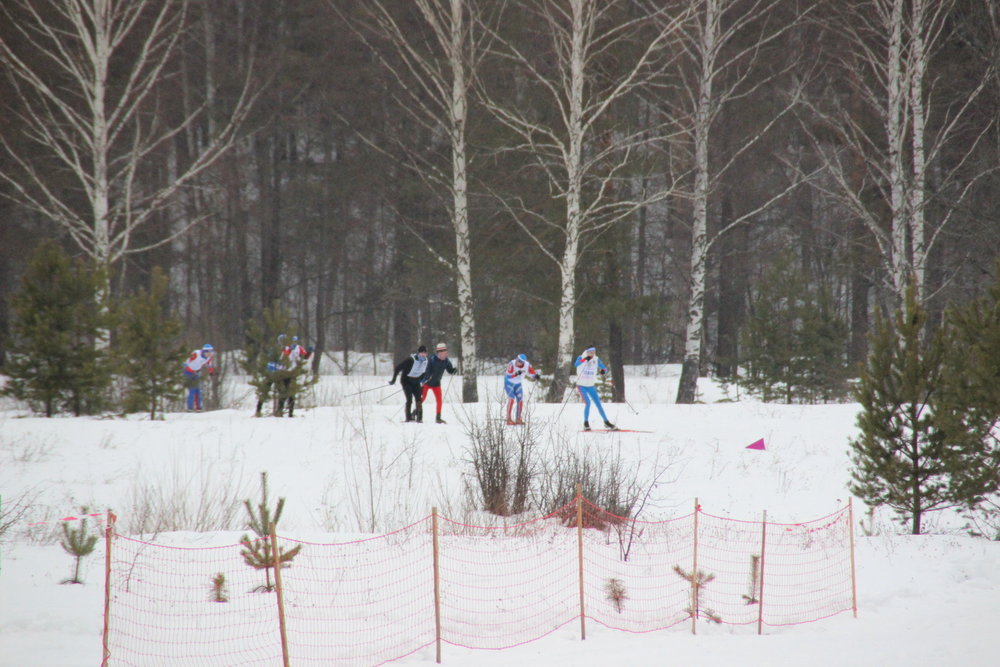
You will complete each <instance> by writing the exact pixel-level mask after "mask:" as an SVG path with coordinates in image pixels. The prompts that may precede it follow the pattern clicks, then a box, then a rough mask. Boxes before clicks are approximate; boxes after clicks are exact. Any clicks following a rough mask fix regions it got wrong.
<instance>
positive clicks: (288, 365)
mask: <svg viewBox="0 0 1000 667" xmlns="http://www.w3.org/2000/svg"><path fill="white" fill-rule="evenodd" d="M312 354H313V348H312V347H309V348H304V347H302V345H300V344H299V337H298V336H292V342H291V343H290V344H288V345H286V346H285V347H284V348H283V349H282V350H281V369H282V370H281V373H280V375H281V386H280V387H278V416H279V417H282V416H284V414H285V401H286V400H287V402H288V416H289V417H294V416H295V414H294V413H295V394H296V392H297V390H298V383H297V382H294V381H293V380H294V379H295V377H296V376H297V375H301V373H302V372H304V371H303V370H302V365H303V364H305V362H306V361H308V360H309V358H310V357H312Z"/></svg>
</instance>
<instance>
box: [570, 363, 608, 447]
mask: <svg viewBox="0 0 1000 667" xmlns="http://www.w3.org/2000/svg"><path fill="white" fill-rule="evenodd" d="M573 365H574V366H576V389H577V391H579V392H580V397H581V398H582V399H583V430H584V431H589V430H590V404H591V403H594V404H595V405H596V406H597V411H598V412H600V413H601V419H603V420H604V426H605V427H606V428H607V429H608V430H610V431H617V430H618V427H617V426H615V425H614V424H612V423H611V422H610V421H608V416H607V415H606V414H604V406H602V405H601V397H600V396H598V394H597V387H595V386H594V383H595V382H596V381H597V376H598V375H604V374H605V373H607V372H608V367H607V366H605V365H604V362H603V361H601V359H600V358H599V357H598V356H597V348H596V347H588V348H587V349H586V350H584V351H583V354H581V355H580V356H579V357H577V358H576V361H574V362H573Z"/></svg>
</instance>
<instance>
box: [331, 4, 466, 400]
mask: <svg viewBox="0 0 1000 667" xmlns="http://www.w3.org/2000/svg"><path fill="white" fill-rule="evenodd" d="M402 4H403V5H404V6H406V5H407V3H402ZM412 4H413V7H414V8H415V9H416V10H417V14H418V16H419V18H420V20H421V22H422V25H423V27H424V28H426V29H427V30H428V34H429V39H424V38H423V37H424V35H423V33H419V34H414V33H413V32H411V31H410V30H408V28H407V26H406V23H405V21H404V20H403V18H402V17H400V16H397V15H396V13H394V12H393V11H392V10H391V8H390V6H389V3H387V2H384V1H383V0H371V1H370V2H366V3H363V5H362V10H361V11H362V14H363V19H362V21H361V27H362V28H363V30H362V32H361V34H362V36H363V37H366V41H369V44H370V46H371V47H372V49H373V51H374V52H375V53H377V54H380V59H381V60H382V62H383V63H384V64H385V65H386V66H387V68H388V69H389V70H390V71H391V73H392V75H393V77H394V79H395V81H396V82H397V83H398V84H399V92H398V94H397V93H396V92H390V93H389V94H390V96H391V97H392V98H393V101H394V102H395V103H396V104H397V105H398V106H399V108H400V109H402V110H403V111H404V112H405V113H406V114H407V115H408V116H409V117H410V118H411V119H412V120H413V121H415V122H416V123H417V124H418V125H419V126H420V127H423V128H425V129H427V130H428V131H429V132H430V133H431V134H433V135H436V134H440V133H442V132H443V133H444V134H445V135H446V136H447V141H448V148H449V152H450V158H451V159H450V165H448V167H450V168H448V167H442V165H440V164H438V163H436V162H435V161H434V160H433V159H432V158H431V157H430V156H428V155H427V153H426V152H425V151H423V150H422V149H421V148H418V147H416V146H413V145H407V144H406V141H407V139H408V138H407V137H395V138H392V140H393V141H396V142H398V143H399V144H400V145H401V147H402V148H403V154H404V155H406V156H407V158H408V160H409V164H408V165H407V166H409V167H410V168H412V169H413V170H414V171H415V172H416V173H417V174H418V175H419V176H420V177H421V178H422V179H423V180H424V181H425V182H426V183H427V184H428V185H429V186H430V187H431V188H432V189H434V190H436V191H442V190H443V191H445V192H447V193H448V194H447V196H448V200H449V201H448V203H447V204H446V208H447V211H448V217H449V221H450V223H451V228H452V230H453V232H454V239H455V258H454V260H452V259H450V258H449V257H446V256H445V255H444V254H442V253H439V252H437V251H436V250H435V249H434V248H433V247H429V251H430V252H431V253H432V254H433V255H434V257H435V258H436V259H437V261H438V262H439V263H440V264H442V265H443V266H445V267H446V268H447V269H448V271H449V273H450V274H451V275H453V276H454V277H455V287H456V289H457V292H458V318H459V331H460V336H461V341H462V349H461V364H462V400H463V402H466V403H474V402H477V401H478V400H479V392H478V388H477V382H478V355H477V353H476V340H477V334H476V313H475V305H476V304H475V298H474V294H473V288H472V243H471V231H470V226H469V177H468V172H469V153H468V148H467V142H466V127H467V125H468V116H469V87H470V85H471V83H472V81H473V80H474V76H475V70H476V67H477V63H478V61H479V59H480V57H481V54H482V53H483V48H482V37H483V35H477V33H476V31H475V29H474V28H475V26H476V24H477V23H478V19H477V17H478V16H479V12H478V10H477V7H476V5H475V4H474V3H473V2H470V0H413V2H412ZM334 6H335V8H336V5H334ZM341 15H342V16H343V15H345V14H344V13H343V12H341ZM371 37H375V38H377V39H381V40H383V41H384V43H387V44H388V46H389V50H390V51H391V53H392V56H393V57H389V56H388V55H387V54H386V53H385V52H384V49H382V48H381V46H380V44H379V43H374V42H372V41H371V40H370V38H371Z"/></svg>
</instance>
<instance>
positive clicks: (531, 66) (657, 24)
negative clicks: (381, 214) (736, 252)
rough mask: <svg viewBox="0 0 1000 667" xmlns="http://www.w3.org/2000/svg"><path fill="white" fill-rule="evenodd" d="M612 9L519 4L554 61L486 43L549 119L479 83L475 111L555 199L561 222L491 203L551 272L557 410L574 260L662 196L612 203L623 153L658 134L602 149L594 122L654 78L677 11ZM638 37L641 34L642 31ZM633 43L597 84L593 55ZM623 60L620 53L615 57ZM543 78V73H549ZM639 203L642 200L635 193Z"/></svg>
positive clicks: (649, 131)
mask: <svg viewBox="0 0 1000 667" xmlns="http://www.w3.org/2000/svg"><path fill="white" fill-rule="evenodd" d="M622 7H623V5H622V3H615V2H596V1H595V0H555V1H554V0H534V1H531V2H526V3H524V4H523V8H524V9H526V10H529V11H530V12H531V14H530V15H531V17H532V18H531V20H532V21H534V19H535V18H537V19H538V25H539V27H540V29H541V28H544V38H545V39H546V40H548V46H549V47H550V49H551V53H552V54H553V55H554V58H555V63H554V64H552V63H545V64H544V65H543V64H542V63H538V62H535V61H534V60H532V58H533V57H535V58H537V57H538V50H537V49H535V48H532V49H531V53H530V55H529V52H528V51H529V50H528V49H524V50H522V49H521V48H520V47H519V45H518V44H517V43H516V41H515V39H513V38H509V37H507V38H505V37H504V36H501V35H499V34H496V35H495V40H496V43H497V48H496V53H497V54H498V56H499V57H500V58H502V59H504V60H506V61H507V62H509V63H511V64H512V65H513V66H514V67H516V68H518V70H519V71H520V72H521V73H522V74H523V75H524V77H525V79H526V80H527V81H529V82H530V83H531V85H533V86H535V87H536V89H537V90H538V91H539V92H540V93H541V94H542V95H543V96H544V98H545V102H546V103H547V104H550V105H552V108H553V109H554V113H553V114H552V116H553V117H554V120H553V121H552V122H551V123H547V124H546V123H542V122H540V121H539V120H538V119H537V118H535V117H534V116H532V115H531V114H530V112H529V111H528V110H526V109H523V108H519V107H518V106H517V100H514V101H513V102H511V101H510V100H501V99H500V98H499V95H498V94H496V93H494V92H493V91H492V90H491V88H490V85H489V82H483V85H482V86H481V92H482V96H483V100H484V103H485V104H486V106H487V108H489V109H490V111H491V112H492V113H493V114H494V116H495V117H496V118H497V119H498V120H499V121H500V122H501V123H503V124H504V125H505V126H506V127H507V128H508V129H510V130H512V131H513V132H514V133H515V134H516V135H517V136H518V138H519V139H520V140H521V144H520V145H519V146H517V147H516V149H517V150H520V151H524V152H526V153H528V154H530V155H531V156H532V159H533V160H534V162H535V165H536V166H537V167H538V169H539V170H540V172H541V173H542V174H544V176H545V178H546V180H547V182H548V185H549V187H550V188H551V190H552V192H553V197H555V198H558V199H560V200H562V201H563V206H564V209H563V210H564V218H563V219H562V220H560V221H552V220H543V219H541V218H540V217H539V216H537V215H535V214H534V213H532V212H530V211H526V210H524V209H519V208H518V207H517V206H516V205H515V204H512V203H511V201H510V198H504V197H498V199H499V201H500V203H501V204H502V205H504V206H505V207H506V209H507V211H508V213H509V214H510V215H511V217H512V219H513V220H514V221H515V222H516V223H517V224H518V225H520V227H521V228H522V230H523V231H524V232H525V234H526V236H527V238H529V239H531V241H532V242H533V243H535V244H536V245H537V246H538V247H539V249H540V250H541V251H542V252H543V254H544V255H545V256H546V257H547V258H548V259H549V260H550V261H552V262H553V263H554V264H555V265H556V266H557V267H558V270H559V278H560V292H559V315H558V316H559V320H558V324H559V332H558V338H557V343H556V366H555V369H554V371H553V374H552V375H553V382H552V385H551V388H550V391H549V395H548V400H549V401H553V402H559V401H562V400H563V395H564V392H565V389H566V386H567V384H568V379H569V375H570V371H571V368H572V359H573V356H574V353H575V351H576V350H575V349H574V345H575V344H576V330H575V322H574V317H575V314H576V306H577V300H578V298H579V297H578V293H577V282H576V281H577V275H576V274H577V269H578V268H579V263H580V257H581V254H582V253H583V252H584V251H585V249H586V248H587V247H588V246H589V244H591V243H594V242H595V240H597V239H598V238H599V235H600V233H601V232H602V231H604V230H606V229H608V228H609V227H610V226H611V225H613V224H616V223H618V222H620V221H621V220H624V219H626V218H627V217H629V216H630V215H631V214H633V213H634V212H635V211H636V210H639V209H640V208H642V207H644V206H647V205H649V204H650V203H651V202H653V201H657V200H659V199H661V198H663V197H665V196H667V195H668V194H669V192H668V191H667V190H664V191H660V192H656V193H653V194H652V195H650V196H649V197H644V198H643V199H642V200H640V199H636V198H627V197H626V198H616V193H615V192H614V189H615V188H614V185H613V184H614V182H615V180H616V178H617V176H618V174H619V172H620V170H621V169H622V167H623V166H624V165H626V164H627V163H628V162H629V159H630V156H631V152H632V151H633V150H636V149H637V148H639V147H641V146H643V145H644V144H645V143H648V142H649V141H650V139H649V138H648V137H649V135H658V134H660V128H658V127H655V128H641V130H640V132H638V133H636V134H635V135H634V136H616V137H614V138H613V139H612V140H611V141H610V142H609V143H610V145H608V146H602V145H598V143H597V139H598V138H599V134H598V133H599V129H598V128H597V125H598V123H600V121H601V120H602V119H603V118H605V117H606V116H607V115H608V113H609V110H610V109H611V108H612V107H613V105H616V104H617V103H619V102H621V101H622V100H624V99H626V98H628V97H629V96H630V95H632V94H633V93H634V92H635V90H636V89H637V88H640V87H642V86H645V85H647V84H648V82H649V81H650V79H651V78H652V77H653V76H655V71H656V67H659V66H662V63H660V64H657V65H655V66H654V63H659V61H658V59H659V58H661V57H664V54H665V53H666V52H667V51H668V48H667V47H668V45H669V44H670V43H671V42H672V40H675V39H676V36H677V33H678V31H679V28H680V26H681V25H682V23H683V20H684V17H685V16H686V12H685V11H679V12H677V13H676V14H670V15H668V13H667V12H666V10H663V9H660V10H656V11H654V12H652V13H651V14H647V15H644V16H643V17H642V18H640V19H628V18H615V17H614V10H617V9H620V8H622ZM643 29H649V32H648V33H643V32H642V30H643ZM628 40H633V46H634V47H635V54H634V55H633V56H632V59H631V60H629V61H627V62H622V63H620V65H621V74H620V75H619V76H617V77H613V79H614V80H613V81H611V82H610V83H609V82H606V81H599V79H598V77H597V76H596V74H597V73H596V72H595V65H596V60H597V59H598V58H599V55H600V54H601V53H604V52H607V51H611V50H614V47H615V45H616V44H619V43H624V42H625V41H628ZM623 52H625V51H623ZM550 72H552V73H551V74H550ZM643 194H644V195H645V193H643ZM540 227H548V228H550V229H557V230H558V232H559V235H560V238H561V241H562V244H561V245H562V247H561V248H552V247H551V246H550V245H548V244H547V242H546V241H545V240H543V239H542V237H541V236H540V235H539V234H538V232H537V230H538V229H539V228H540Z"/></svg>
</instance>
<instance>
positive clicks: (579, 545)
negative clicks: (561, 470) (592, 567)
mask: <svg viewBox="0 0 1000 667" xmlns="http://www.w3.org/2000/svg"><path fill="white" fill-rule="evenodd" d="M576 550H577V554H576V555H577V561H578V562H579V564H580V639H586V638H587V609H586V607H585V605H584V597H583V485H582V484H577V485H576Z"/></svg>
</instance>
